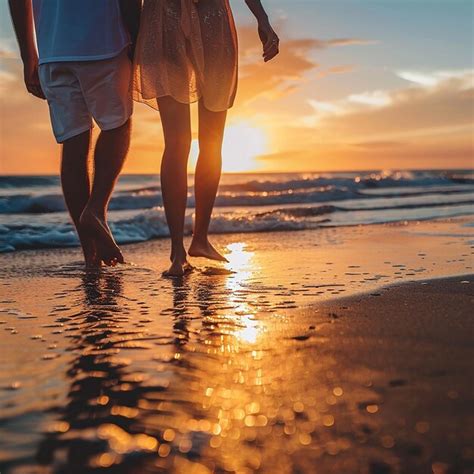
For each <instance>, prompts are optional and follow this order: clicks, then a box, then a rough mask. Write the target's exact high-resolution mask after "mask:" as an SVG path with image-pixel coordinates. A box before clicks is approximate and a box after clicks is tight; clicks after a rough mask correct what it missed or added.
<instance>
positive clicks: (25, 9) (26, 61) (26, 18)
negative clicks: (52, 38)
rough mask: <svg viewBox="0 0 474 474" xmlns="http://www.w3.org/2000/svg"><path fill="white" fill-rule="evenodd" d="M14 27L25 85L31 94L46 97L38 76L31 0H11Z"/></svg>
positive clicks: (41, 97)
mask: <svg viewBox="0 0 474 474" xmlns="http://www.w3.org/2000/svg"><path fill="white" fill-rule="evenodd" d="M8 3H9V6H10V14H11V17H12V22H13V28H14V29H15V34H16V38H17V40H18V45H19V47H20V54H21V59H22V60H23V72H24V79H25V85H26V88H27V90H28V92H29V93H30V94H33V95H34V96H36V97H39V98H40V99H44V98H45V97H44V94H43V91H42V90H41V85H40V82H39V77H38V52H37V51H36V45H35V39H34V31H33V9H32V6H31V0H9V2H8Z"/></svg>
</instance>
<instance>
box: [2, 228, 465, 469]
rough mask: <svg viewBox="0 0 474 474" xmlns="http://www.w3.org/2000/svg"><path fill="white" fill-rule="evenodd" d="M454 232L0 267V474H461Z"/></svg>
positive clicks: (262, 241) (322, 237)
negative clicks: (89, 264)
mask: <svg viewBox="0 0 474 474" xmlns="http://www.w3.org/2000/svg"><path fill="white" fill-rule="evenodd" d="M467 223H468V221H465V220H463V219H455V220H451V221H438V222H428V223H419V224H415V223H413V224H409V225H390V226H387V225H384V226H372V227H360V228H351V229H349V228H345V229H324V230H321V231H313V232H293V233H272V234H260V235H259V234H252V235H250V234H247V235H227V236H216V237H215V239H214V241H215V242H216V243H217V244H218V246H220V247H221V248H224V249H226V251H227V252H228V258H229V260H230V263H229V264H228V265H225V266H222V267H217V266H213V267H210V268H209V267H207V268H206V267H204V265H202V266H200V268H199V269H198V270H197V271H196V272H194V273H193V274H192V275H190V276H189V277H187V278H185V279H183V280H164V279H161V278H160V270H162V269H163V268H164V267H165V265H166V254H165V251H166V245H167V244H166V242H165V241H155V242H148V243H146V244H140V245H132V246H128V247H126V249H125V250H126V254H127V255H128V256H129V259H130V260H132V261H133V262H134V264H135V265H133V266H132V265H127V266H124V267H120V268H116V269H107V270H105V271H103V272H101V273H100V274H96V275H94V274H86V273H85V272H83V271H82V269H81V267H80V266H79V265H78V264H77V263H75V262H77V259H78V256H79V254H78V252H77V251H76V250H71V251H65V250H61V251H54V250H45V251H35V252H21V253H16V254H9V255H3V256H1V257H0V260H1V262H0V264H1V265H2V267H3V270H4V271H3V272H2V275H1V280H0V284H1V292H2V296H1V301H0V310H1V313H0V320H1V321H0V322H1V323H2V326H1V328H2V331H1V332H2V336H1V354H0V355H1V364H2V368H3V370H2V374H1V376H0V388H1V390H0V409H1V419H0V439H1V444H2V448H1V451H0V465H1V467H2V468H1V471H2V472H13V473H35V472H41V473H49V472H58V473H68V474H69V473H72V474H75V473H85V472H120V473H121V472H124V473H147V472H170V473H183V474H188V473H190V474H192V473H209V472H216V473H223V472H235V473H242V474H244V473H245V474H247V473H248V474H250V473H253V472H262V473H271V474H273V473H275V474H278V473H284V474H286V473H333V472H337V473H352V472H354V473H357V472H360V473H371V474H385V473H416V474H418V473H425V472H426V473H431V472H434V473H435V474H441V473H451V472H453V473H457V472H460V473H464V472H465V473H468V472H472V466H473V450H472V446H471V445H470V443H471V440H472V439H473V433H472V426H474V425H473V423H472V421H473V420H472V415H471V414H472V409H471V406H470V402H471V400H472V382H471V380H472V360H474V357H473V356H474V354H473V350H472V316H471V310H472V293H473V290H472V287H473V285H474V281H473V279H472V277H470V276H462V275H469V274H472V273H473V271H472V261H473V260H472V245H473V244H472V240H473V239H472V227H470V226H469V225H467ZM448 276H453V278H451V279H443V280H433V279H434V278H439V277H448ZM335 298H336V299H335Z"/></svg>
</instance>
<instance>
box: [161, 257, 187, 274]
mask: <svg viewBox="0 0 474 474" xmlns="http://www.w3.org/2000/svg"><path fill="white" fill-rule="evenodd" d="M193 270H194V267H193V266H192V265H191V264H190V263H189V262H188V260H187V258H186V253H184V254H183V253H179V254H176V255H175V254H174V253H172V254H171V266H170V267H169V268H168V270H166V271H164V272H163V276H164V277H182V276H184V275H186V273H189V272H191V271H193Z"/></svg>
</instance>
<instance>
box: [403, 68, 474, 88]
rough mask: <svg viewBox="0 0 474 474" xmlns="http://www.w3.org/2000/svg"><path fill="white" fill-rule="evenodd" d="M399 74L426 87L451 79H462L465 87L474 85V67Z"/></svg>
mask: <svg viewBox="0 0 474 474" xmlns="http://www.w3.org/2000/svg"><path fill="white" fill-rule="evenodd" d="M396 74H397V76H398V77H400V78H401V79H405V80H406V81H408V82H411V83H413V84H417V85H420V86H425V87H436V86H438V85H439V84H441V83H442V82H445V81H447V80H449V79H461V80H462V81H463V82H464V83H465V87H466V88H469V87H474V69H460V70H442V71H433V72H428V73H427V72H420V71H397V72H396Z"/></svg>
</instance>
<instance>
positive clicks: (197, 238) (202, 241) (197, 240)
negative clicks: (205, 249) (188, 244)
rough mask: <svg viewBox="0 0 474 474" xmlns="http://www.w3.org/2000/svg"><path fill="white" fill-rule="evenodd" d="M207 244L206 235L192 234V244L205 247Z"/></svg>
mask: <svg viewBox="0 0 474 474" xmlns="http://www.w3.org/2000/svg"><path fill="white" fill-rule="evenodd" d="M208 242H209V239H208V237H207V234H193V240H192V244H196V245H207V243H208Z"/></svg>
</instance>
